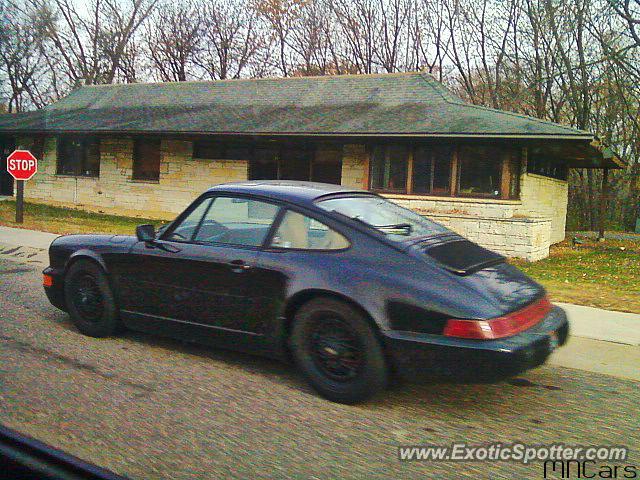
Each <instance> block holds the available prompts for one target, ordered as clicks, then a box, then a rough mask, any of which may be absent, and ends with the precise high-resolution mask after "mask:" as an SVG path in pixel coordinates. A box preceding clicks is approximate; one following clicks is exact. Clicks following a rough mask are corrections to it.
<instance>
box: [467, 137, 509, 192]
mask: <svg viewBox="0 0 640 480" xmlns="http://www.w3.org/2000/svg"><path fill="white" fill-rule="evenodd" d="M502 156H503V155H502V151H501V150H500V149H498V148H494V147H480V146H478V147H461V148H460V154H459V157H458V158H459V168H460V194H461V195H471V196H473V195H480V196H494V197H498V196H500V170H501V161H502Z"/></svg>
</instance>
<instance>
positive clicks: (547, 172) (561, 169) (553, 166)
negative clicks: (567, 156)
mask: <svg viewBox="0 0 640 480" xmlns="http://www.w3.org/2000/svg"><path fill="white" fill-rule="evenodd" d="M527 172H528V173H534V174H536V175H543V176H545V177H551V178H556V179H558V180H566V179H567V175H568V168H567V166H566V165H564V164H562V163H560V162H558V161H556V160H553V159H551V158H549V157H548V156H545V154H544V153H543V152H542V151H541V150H540V149H539V148H532V149H530V150H529V158H528V160H527Z"/></svg>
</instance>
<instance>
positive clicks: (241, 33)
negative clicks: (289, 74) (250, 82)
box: [195, 0, 269, 80]
mask: <svg viewBox="0 0 640 480" xmlns="http://www.w3.org/2000/svg"><path fill="white" fill-rule="evenodd" d="M200 9H201V10H202V12H203V20H202V39H201V41H202V48H201V49H200V51H199V55H198V56H197V58H196V60H195V62H196V63H197V64H198V65H199V66H200V67H201V68H202V69H203V70H204V71H205V74H206V76H207V77H209V78H211V79H214V80H215V79H225V78H240V76H242V75H250V76H256V77H259V76H263V75H264V74H265V73H266V66H267V63H268V58H269V57H268V53H269V52H268V43H267V41H266V39H265V33H264V31H263V30H262V29H261V28H260V25H259V18H258V15H257V13H256V11H255V9H253V8H250V6H249V5H247V4H243V3H241V2H237V1H234V0H214V1H211V2H206V3H202V4H200Z"/></svg>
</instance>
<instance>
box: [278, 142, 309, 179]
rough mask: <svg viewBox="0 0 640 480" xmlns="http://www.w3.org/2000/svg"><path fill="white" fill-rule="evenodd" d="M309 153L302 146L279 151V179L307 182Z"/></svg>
mask: <svg viewBox="0 0 640 480" xmlns="http://www.w3.org/2000/svg"><path fill="white" fill-rule="evenodd" d="M310 166H311V152H310V151H308V150H307V149H306V148H305V147H303V146H285V147H282V149H281V151H280V179H282V180H309V174H310V173H311V171H310Z"/></svg>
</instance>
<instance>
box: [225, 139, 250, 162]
mask: <svg viewBox="0 0 640 480" xmlns="http://www.w3.org/2000/svg"><path fill="white" fill-rule="evenodd" d="M224 159H225V160H249V159H251V147H250V146H249V145H245V144H242V143H237V144H236V143H231V144H228V145H227V146H226V148H225V152H224Z"/></svg>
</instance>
